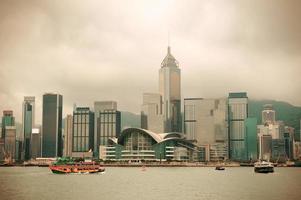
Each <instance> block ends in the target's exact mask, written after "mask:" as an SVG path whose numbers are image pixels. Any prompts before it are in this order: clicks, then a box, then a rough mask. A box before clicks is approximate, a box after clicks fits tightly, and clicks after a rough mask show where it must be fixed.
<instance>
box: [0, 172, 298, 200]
mask: <svg viewBox="0 0 301 200" xmlns="http://www.w3.org/2000/svg"><path fill="white" fill-rule="evenodd" d="M275 171H276V172H275V173H272V174H257V173H254V172H253V168H248V167H246V168H226V170H225V171H216V170H214V168H209V167H208V168H207V167H202V168H146V169H145V171H142V170H141V168H114V167H111V168H107V169H106V173H104V174H88V175H78V176H73V175H57V174H52V173H51V172H50V170H49V169H48V168H39V167H13V168H0V199H1V200H6V199H28V200H29V199H30V200H35V199H37V200H40V199H43V200H53V199H62V200H65V199H66V200H67V199H72V200H77V199H80V200H88V199H89V200H90V199H91V200H94V199H101V200H107V199H108V200H109V199H110V200H112V199H118V200H123V199H124V200H125V199H126V200H128V199H143V200H149V199H152V200H153V199H157V200H165V199H166V200H167V199H168V200H169V199H181V200H186V199H189V200H194V199H210V200H211V199H214V200H215V199H217V200H218V199H223V200H234V199H242V200H244V199H245V200H255V199H256V200H257V199H264V200H267V199H279V200H280V199H281V200H283V199H292V200H294V199H301V197H300V191H301V168H275Z"/></svg>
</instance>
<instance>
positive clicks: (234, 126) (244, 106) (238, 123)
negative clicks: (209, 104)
mask: <svg viewBox="0 0 301 200" xmlns="http://www.w3.org/2000/svg"><path fill="white" fill-rule="evenodd" d="M247 118H248V96H247V93H246V92H239V93H229V97H228V141H229V158H230V159H232V160H239V161H241V160H248V159H249V158H248V157H247V156H248V155H247V151H246V150H247V146H246V144H247V143H246V129H245V121H246V119H247Z"/></svg>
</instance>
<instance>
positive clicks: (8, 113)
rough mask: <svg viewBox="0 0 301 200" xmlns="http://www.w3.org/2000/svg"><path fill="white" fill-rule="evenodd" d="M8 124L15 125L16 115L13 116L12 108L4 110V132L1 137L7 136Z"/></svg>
mask: <svg viewBox="0 0 301 200" xmlns="http://www.w3.org/2000/svg"><path fill="white" fill-rule="evenodd" d="M6 126H15V117H14V116H13V111H12V110H4V111H3V117H2V134H1V137H2V138H4V137H5V128H6Z"/></svg>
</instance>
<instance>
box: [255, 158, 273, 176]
mask: <svg viewBox="0 0 301 200" xmlns="http://www.w3.org/2000/svg"><path fill="white" fill-rule="evenodd" d="M254 171H255V172H257V173H273V172H274V165H273V163H271V162H267V161H261V160H260V161H258V162H256V163H254Z"/></svg>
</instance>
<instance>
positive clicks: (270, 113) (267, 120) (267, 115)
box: [261, 104, 276, 124]
mask: <svg viewBox="0 0 301 200" xmlns="http://www.w3.org/2000/svg"><path fill="white" fill-rule="evenodd" d="M261 116H262V124H274V123H275V118H276V117H275V116H276V112H275V110H274V109H273V105H272V104H266V105H264V107H263V111H262V113H261Z"/></svg>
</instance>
